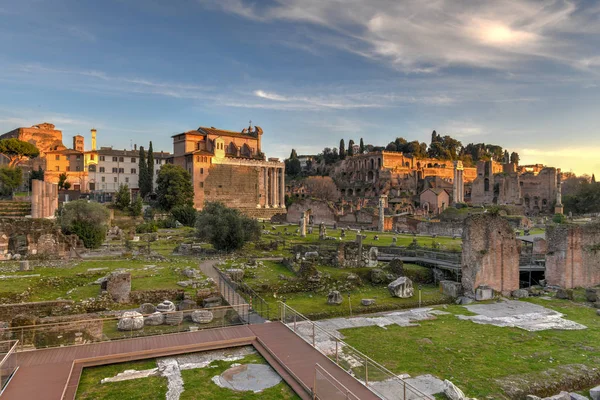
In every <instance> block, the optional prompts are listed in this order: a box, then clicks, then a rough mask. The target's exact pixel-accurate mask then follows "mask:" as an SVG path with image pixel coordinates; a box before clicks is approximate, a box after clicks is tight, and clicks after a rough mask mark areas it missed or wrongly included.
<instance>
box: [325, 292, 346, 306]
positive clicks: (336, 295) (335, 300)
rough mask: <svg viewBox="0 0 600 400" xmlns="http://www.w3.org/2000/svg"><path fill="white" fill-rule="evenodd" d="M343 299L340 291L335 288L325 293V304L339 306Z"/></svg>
mask: <svg viewBox="0 0 600 400" xmlns="http://www.w3.org/2000/svg"><path fill="white" fill-rule="evenodd" d="M343 301H344V299H343V297H342V295H341V293H340V292H339V291H337V290H332V291H331V292H329V294H328V295H327V304H329V305H334V306H339V305H340V304H342V302H343Z"/></svg>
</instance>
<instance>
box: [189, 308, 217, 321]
mask: <svg viewBox="0 0 600 400" xmlns="http://www.w3.org/2000/svg"><path fill="white" fill-rule="evenodd" d="M213 318H214V315H213V313H212V312H211V311H209V310H196V311H194V312H192V321H194V322H195V323H197V324H209V323H211V322H212V320H213Z"/></svg>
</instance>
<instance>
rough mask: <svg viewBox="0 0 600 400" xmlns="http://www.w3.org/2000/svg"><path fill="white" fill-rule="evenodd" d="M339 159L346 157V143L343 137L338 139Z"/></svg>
mask: <svg viewBox="0 0 600 400" xmlns="http://www.w3.org/2000/svg"><path fill="white" fill-rule="evenodd" d="M339 154H340V160H343V159H344V158H346V144H345V143H344V139H340V153H339Z"/></svg>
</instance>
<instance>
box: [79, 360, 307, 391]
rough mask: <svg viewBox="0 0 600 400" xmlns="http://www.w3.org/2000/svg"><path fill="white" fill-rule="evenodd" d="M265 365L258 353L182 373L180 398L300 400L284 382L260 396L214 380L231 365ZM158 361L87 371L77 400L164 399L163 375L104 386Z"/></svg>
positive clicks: (164, 382) (121, 364) (101, 367)
mask: <svg viewBox="0 0 600 400" xmlns="http://www.w3.org/2000/svg"><path fill="white" fill-rule="evenodd" d="M234 363H236V364H266V361H265V360H264V358H262V357H261V356H260V355H258V354H250V355H247V356H246V357H244V358H243V359H241V360H237V361H221V360H218V361H213V362H212V363H210V364H209V365H208V366H207V367H206V368H198V369H190V370H185V371H181V376H182V378H183V382H184V389H185V391H184V392H183V393H182V394H181V397H180V399H181V400H186V399H206V400H242V399H243V400H259V399H260V400H297V399H299V397H298V396H297V395H296V394H295V393H294V392H293V390H292V389H291V388H290V387H289V386H288V385H287V384H286V383H285V382H283V381H282V382H280V383H279V384H277V385H275V386H273V387H271V388H268V389H265V390H264V391H262V392H260V393H254V392H235V391H233V390H230V389H226V388H221V387H219V386H217V385H216V384H215V383H214V382H212V380H211V379H212V378H213V377H214V376H216V375H220V374H222V373H223V372H224V371H225V370H227V369H229V368H230V367H231V366H232V364H234ZM156 366H157V365H156V360H140V361H132V362H127V363H120V364H111V365H105V366H99V367H90V368H85V369H84V370H83V373H82V375H81V380H80V383H79V387H78V388H77V396H76V399H77V400H92V399H93V400H100V399H102V400H149V399H153V400H154V399H157V400H158V399H161V400H162V399H165V397H166V393H167V379H166V378H164V377H161V376H151V377H147V378H140V379H134V380H129V381H122V382H110V383H103V384H101V383H100V381H101V380H102V379H103V378H107V377H112V376H115V375H116V374H118V373H119V372H123V371H125V370H127V369H135V370H138V371H139V370H145V369H152V368H156Z"/></svg>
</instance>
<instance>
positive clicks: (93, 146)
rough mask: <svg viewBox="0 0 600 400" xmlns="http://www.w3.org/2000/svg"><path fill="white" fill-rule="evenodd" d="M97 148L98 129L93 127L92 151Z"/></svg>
mask: <svg viewBox="0 0 600 400" xmlns="http://www.w3.org/2000/svg"><path fill="white" fill-rule="evenodd" d="M95 150H96V129H95V128H92V151H95Z"/></svg>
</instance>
